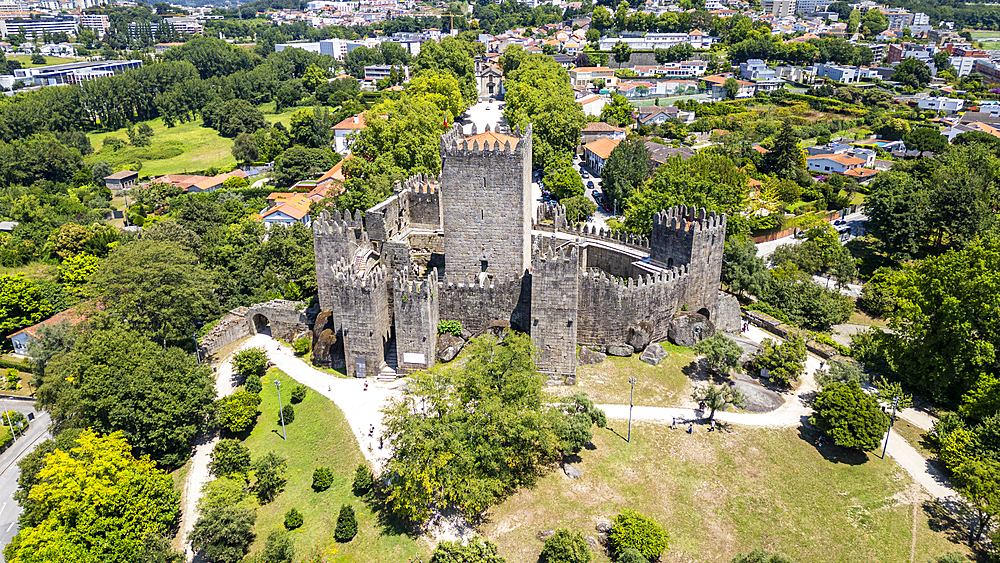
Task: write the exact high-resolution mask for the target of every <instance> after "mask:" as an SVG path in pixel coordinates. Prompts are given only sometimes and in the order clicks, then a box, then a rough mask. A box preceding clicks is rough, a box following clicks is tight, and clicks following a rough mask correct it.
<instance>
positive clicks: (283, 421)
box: [274, 379, 288, 442]
mask: <svg viewBox="0 0 1000 563" xmlns="http://www.w3.org/2000/svg"><path fill="white" fill-rule="evenodd" d="M274 386H275V387H277V388H278V414H279V415H281V439H282V440H285V441H286V442H287V441H288V435H286V434H285V413H284V411H283V410H282V409H281V382H280V381H278V380H277V379H275V380H274Z"/></svg>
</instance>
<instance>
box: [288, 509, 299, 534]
mask: <svg viewBox="0 0 1000 563" xmlns="http://www.w3.org/2000/svg"><path fill="white" fill-rule="evenodd" d="M300 526H302V513H301V512H299V511H298V510H295V509H294V508H293V509H291V510H289V511H288V512H286V513H285V528H286V529H288V530H294V529H295V528H298V527H300Z"/></svg>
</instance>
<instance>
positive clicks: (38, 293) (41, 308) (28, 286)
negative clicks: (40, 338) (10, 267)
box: [0, 274, 56, 334]
mask: <svg viewBox="0 0 1000 563" xmlns="http://www.w3.org/2000/svg"><path fill="white" fill-rule="evenodd" d="M55 312H56V311H55V310H54V308H53V307H52V305H50V304H49V302H48V300H47V299H46V297H45V293H44V292H43V291H42V289H41V288H40V287H38V286H37V285H36V284H35V282H33V281H31V280H28V279H25V278H24V274H15V275H10V274H3V275H0V329H2V330H3V331H4V333H5V334H10V333H12V332H16V331H17V330H19V329H21V328H24V327H26V326H31V325H33V324H37V323H39V322H41V321H42V320H43V319H46V318H48V317H49V316H50V315H52V313H55Z"/></svg>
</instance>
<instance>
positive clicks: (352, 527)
mask: <svg viewBox="0 0 1000 563" xmlns="http://www.w3.org/2000/svg"><path fill="white" fill-rule="evenodd" d="M357 534H358V520H357V519H356V518H355V517H354V507H353V506H351V505H349V504H345V505H342V506H341V507H340V514H339V515H338V516H337V529H336V530H334V532H333V537H334V538H335V539H336V540H337V541H338V542H340V543H346V542H349V541H351V540H352V539H354V536H356V535H357Z"/></svg>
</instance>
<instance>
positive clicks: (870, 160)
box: [806, 141, 875, 167]
mask: <svg viewBox="0 0 1000 563" xmlns="http://www.w3.org/2000/svg"><path fill="white" fill-rule="evenodd" d="M806 154H807V155H808V156H821V155H830V154H836V155H843V156H850V157H854V158H860V159H861V160H863V161H864V166H868V167H871V166H874V165H875V151H874V150H872V149H865V148H860V147H854V146H851V145H848V144H846V143H841V142H836V141H835V142H832V143H828V144H826V145H820V146H811V147H808V148H806Z"/></svg>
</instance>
